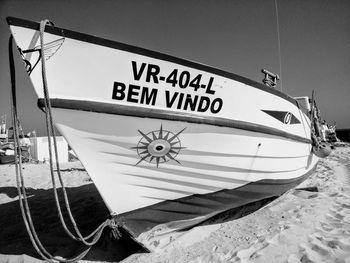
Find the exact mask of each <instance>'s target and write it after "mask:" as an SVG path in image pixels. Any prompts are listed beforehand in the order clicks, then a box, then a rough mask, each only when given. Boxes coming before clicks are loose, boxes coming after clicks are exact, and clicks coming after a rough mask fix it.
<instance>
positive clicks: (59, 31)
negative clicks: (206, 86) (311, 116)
mask: <svg viewBox="0 0 350 263" xmlns="http://www.w3.org/2000/svg"><path fill="white" fill-rule="evenodd" d="M6 20H7V23H8V24H9V25H13V26H20V27H24V28H30V29H34V30H39V28H40V24H39V23H37V22H33V21H29V20H24V19H20V18H15V17H7V18H6ZM45 32H47V33H50V34H53V35H57V36H62V37H67V38H71V39H75V40H80V41H84V42H88V43H92V44H96V45H100V46H105V47H109V48H114V49H119V50H123V51H127V52H132V53H136V54H139V55H143V56H148V57H151V58H155V59H161V60H165V61H168V62H172V63H176V64H180V65H183V66H187V67H191V68H195V69H198V70H203V71H206V72H209V73H212V74H216V75H219V76H222V77H225V78H229V79H232V80H235V81H239V82H241V83H244V84H247V85H249V86H252V87H254V88H257V89H259V90H263V91H265V92H268V93H271V94H273V95H276V96H278V97H281V98H283V99H285V100H287V101H289V102H291V103H293V104H294V105H296V106H297V107H298V104H297V102H296V100H295V99H293V98H292V97H290V96H288V95H287V94H284V93H282V92H280V91H279V90H276V89H273V88H270V87H267V86H266V85H263V84H261V83H259V82H256V81H254V80H251V79H248V78H245V77H242V76H239V75H236V74H233V73H230V72H227V71H224V70H221V69H217V68H214V67H211V66H207V65H204V64H200V63H196V62H193V61H189V60H186V59H182V58H177V57H174V56H171V55H167V54H163V53H160V52H156V51H151V50H148V49H144V48H140V47H135V46H132V45H128V44H123V43H120V42H116V41H112V40H108V39H104V38H100V37H96V36H91V35H87V34H83V33H79V32H75V31H71V30H67V29H63V28H59V27H54V26H49V25H47V26H46V27H45Z"/></svg>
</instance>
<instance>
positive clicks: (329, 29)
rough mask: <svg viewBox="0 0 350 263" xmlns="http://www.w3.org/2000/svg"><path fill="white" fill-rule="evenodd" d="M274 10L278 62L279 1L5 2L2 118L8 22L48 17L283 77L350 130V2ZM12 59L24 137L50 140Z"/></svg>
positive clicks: (289, 89)
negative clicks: (33, 135)
mask: <svg viewBox="0 0 350 263" xmlns="http://www.w3.org/2000/svg"><path fill="white" fill-rule="evenodd" d="M276 2H277V6H278V18H279V19H278V24H279V32H280V47H281V53H280V57H279V52H278V34H277V20H276V6H275V0H225V1H221V0H215V1H214V0H202V1H200V0H176V1H175V0H173V1H168V0H148V1H145V0H99V1H93V0H74V1H68V0H46V1H44V0H42V1H39V0H0V57H1V60H0V116H1V115H2V114H7V116H8V118H7V119H8V123H7V124H8V125H10V71H9V62H8V38H9V36H10V31H9V27H8V26H7V23H6V17H7V16H14V17H18V18H23V19H28V20H33V21H40V20H42V19H46V18H47V19H49V20H50V21H53V22H54V23H55V25H56V26H58V27H61V28H66V29H70V30H74V31H79V32H82V33H87V34H91V35H95V36H98V37H102V38H107V39H111V40H115V41H118V42H123V43H126V44H131V45H135V46H139V47H143V48H146V49H151V50H155V51H158V52H161V53H166V54H170V55H173V56H176V57H180V58H185V59H188V60H192V61H196V62H200V63H204V64H207V65H210V66H213V67H216V68H220V69H223V70H225V71H228V72H232V73H235V74H238V75H241V76H244V77H247V78H250V79H253V80H255V81H258V82H261V80H262V78H263V74H262V73H261V69H262V68H265V69H267V70H269V71H271V72H274V73H277V74H279V75H280V76H282V87H281V85H279V86H278V89H281V90H282V91H283V92H285V93H287V94H288V95H290V96H292V97H293V96H311V93H312V90H315V92H316V100H317V104H318V107H319V109H320V112H321V116H322V118H323V119H325V120H326V121H327V122H328V123H330V124H333V123H334V122H336V124H337V128H350V87H349V86H350V85H349V83H350V44H349V43H350V1H349V0H317V1H316V0H307V1H306V0H276ZM15 53H16V54H15V55H16V56H15V60H16V75H17V89H18V104H19V116H20V120H21V123H22V126H23V129H24V131H25V132H29V131H32V130H36V131H37V134H39V135H44V134H45V122H44V114H43V112H42V111H40V110H39V109H38V108H37V106H36V99H37V98H36V95H35V93H34V89H33V87H32V85H31V82H30V80H29V77H28V75H27V74H26V72H25V70H24V67H23V64H22V62H21V59H20V57H19V55H18V54H17V52H15ZM280 59H281V67H280V63H279V60H280ZM68 63H69V62H68ZM280 68H281V72H280ZM281 73H282V74H281ZM279 84H280V83H279Z"/></svg>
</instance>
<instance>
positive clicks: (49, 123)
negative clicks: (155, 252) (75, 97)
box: [9, 20, 118, 263]
mask: <svg viewBox="0 0 350 263" xmlns="http://www.w3.org/2000/svg"><path fill="white" fill-rule="evenodd" d="M49 23H50V22H49V20H43V21H41V22H40V47H41V50H40V52H44V48H43V47H44V32H45V27H46V25H47V24H49ZM9 61H10V72H11V91H12V93H11V94H12V105H11V113H12V114H11V115H12V122H13V130H14V144H15V157H16V158H15V169H16V182H17V190H18V196H19V203H20V208H21V213H22V217H23V221H24V223H25V226H26V229H27V232H28V235H29V237H30V240H31V242H32V244H33V247H34V248H35V250H36V251H37V252H38V254H39V255H40V256H41V257H42V258H43V259H44V260H46V261H49V262H53V263H57V262H69V263H70V262H76V261H78V260H80V259H82V258H83V257H84V256H85V255H86V254H87V253H88V252H89V250H90V249H91V246H93V245H94V244H96V243H97V242H98V240H99V239H100V237H101V235H102V232H103V230H104V229H105V228H106V227H107V226H108V227H110V228H112V230H113V231H114V232H117V233H118V230H117V228H118V225H117V224H116V223H115V221H114V220H113V219H106V221H105V222H103V223H102V224H101V225H99V226H98V227H97V228H96V229H95V230H94V231H92V232H91V234H89V235H87V236H85V237H83V235H82V234H81V232H80V230H79V229H78V227H77V224H76V221H75V219H74V217H73V215H72V212H71V208H70V205H69V200H68V196H67V193H66V189H65V186H64V183H63V180H62V176H61V172H60V166H59V161H58V151H57V142H56V136H55V130H54V127H53V120H52V113H51V103H50V96H49V92H48V84H47V77H46V66H45V56H44V54H41V66H42V80H43V90H44V102H45V117H46V130H47V137H48V146H49V157H50V173H51V180H52V186H53V190H54V196H55V202H56V206H57V210H58V215H59V218H60V221H61V224H62V226H63V228H64V230H65V232H66V233H67V234H68V236H70V237H71V238H72V239H74V240H77V241H80V242H82V243H83V244H85V245H86V246H87V248H86V249H85V250H84V251H83V252H82V253H80V254H79V255H77V256H75V257H73V258H71V259H62V258H58V257H55V256H53V255H51V254H50V253H49V252H48V251H47V250H46V249H45V248H44V246H43V245H42V243H41V242H40V239H39V237H38V235H37V233H36V230H35V227H34V224H33V220H32V216H31V213H30V207H29V204H28V200H27V194H26V190H25V187H24V178H23V173H22V158H21V148H20V147H19V119H18V113H17V99H16V76H15V66H14V58H13V36H12V35H11V37H10V39H9ZM52 141H53V145H54V152H55V161H56V168H57V175H58V178H59V182H60V184H61V187H62V193H63V197H64V201H65V205H66V209H67V211H68V215H69V219H70V221H71V223H72V225H73V227H74V230H75V233H76V235H74V234H73V233H72V232H71V231H70V230H69V229H68V227H67V225H66V223H65V220H64V217H63V214H62V210H61V206H60V202H59V199H58V194H57V187H56V183H55V175H54V169H53V161H52V160H53V158H52V145H51V142H52Z"/></svg>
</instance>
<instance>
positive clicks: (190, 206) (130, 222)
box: [115, 165, 316, 237]
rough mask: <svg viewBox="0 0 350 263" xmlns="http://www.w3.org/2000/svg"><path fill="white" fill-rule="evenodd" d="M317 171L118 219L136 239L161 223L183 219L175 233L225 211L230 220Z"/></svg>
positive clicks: (171, 203) (169, 202)
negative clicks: (246, 208)
mask: <svg viewBox="0 0 350 263" xmlns="http://www.w3.org/2000/svg"><path fill="white" fill-rule="evenodd" d="M315 169H316V165H315V166H314V167H313V168H312V169H311V170H309V171H308V172H306V173H305V174H304V175H301V176H300V177H297V178H289V179H278V180H275V179H264V180H260V181H256V182H251V183H248V184H245V185H243V186H241V187H238V188H235V189H223V190H220V191H218V192H214V193H209V194H203V195H199V194H196V195H190V196H187V197H183V198H180V199H175V200H166V201H163V202H159V203H157V204H154V205H151V206H148V207H144V208H140V209H137V210H134V211H130V212H127V213H124V214H121V215H118V216H117V217H116V218H115V220H116V221H117V222H122V224H123V226H124V227H125V228H127V229H128V230H129V231H130V233H132V235H133V236H134V237H138V236H139V235H140V234H141V233H143V232H145V231H148V230H150V229H152V228H153V227H154V226H156V225H159V224H166V223H167V224H169V223H170V224H171V222H174V221H178V220H181V221H182V222H183V226H180V225H179V226H178V227H179V228H178V229H174V228H173V230H174V231H176V230H181V229H182V228H186V229H187V228H189V227H193V226H194V225H196V224H198V223H201V221H205V220H208V219H209V218H212V217H213V216H215V215H216V214H219V213H223V212H225V211H229V214H230V218H232V217H235V218H239V217H242V216H244V215H245V213H242V212H241V211H244V210H245V207H246V206H247V205H249V204H253V202H258V201H262V200H266V199H268V198H272V197H278V196H280V195H282V194H283V193H285V192H286V191H288V190H289V189H291V188H293V187H295V186H297V185H298V184H300V183H301V182H302V181H304V180H305V179H306V178H307V177H309V176H310V175H311V174H312V173H313V172H314V171H315ZM149 198H151V197H149ZM270 201H272V199H271V200H270ZM255 204H256V207H255V210H254V211H256V210H257V209H259V208H261V206H259V203H255ZM232 209H237V210H232ZM238 215H239V216H238ZM200 216H202V219H201V220H199V221H197V220H193V219H194V218H196V217H197V218H198V217H200ZM236 216H238V217H236Z"/></svg>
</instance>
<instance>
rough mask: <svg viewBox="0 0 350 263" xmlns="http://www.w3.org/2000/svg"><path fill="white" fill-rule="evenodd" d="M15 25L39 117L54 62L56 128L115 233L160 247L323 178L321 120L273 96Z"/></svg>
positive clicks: (102, 44)
mask: <svg viewBox="0 0 350 263" xmlns="http://www.w3.org/2000/svg"><path fill="white" fill-rule="evenodd" d="M7 22H8V24H9V26H10V30H11V32H12V35H13V37H14V40H15V41H16V44H17V46H18V50H19V52H20V55H21V57H22V59H23V62H24V65H25V68H26V70H27V73H28V76H29V78H30V80H31V82H32V84H33V87H34V89H35V92H36V94H37V96H38V106H39V107H40V108H43V107H44V101H45V95H44V92H43V77H42V70H43V67H42V64H41V63H39V61H40V59H41V56H44V59H45V61H46V66H45V69H44V71H45V73H46V76H47V84H48V91H49V94H50V103H51V108H52V115H53V120H54V124H55V127H56V128H57V129H58V131H59V132H60V133H61V134H62V135H63V136H64V137H65V139H66V140H67V141H68V143H69V145H70V146H71V147H72V149H73V150H74V152H75V153H76V154H77V156H78V157H79V160H80V161H81V162H82V164H83V166H84V167H85V169H86V171H87V172H88V174H89V175H90V177H91V179H92V181H93V182H94V184H95V185H96V188H97V189H98V191H99V193H100V194H101V197H102V198H103V200H104V202H105V204H106V206H107V207H108V209H109V212H110V214H111V216H112V217H113V218H114V219H115V222H117V223H118V224H119V225H120V226H122V227H123V228H124V229H125V230H127V232H128V233H130V234H131V235H132V236H133V237H134V238H135V239H136V240H138V241H139V242H140V243H142V244H144V245H145V246H146V247H148V248H150V247H152V246H151V245H150V244H149V241H148V240H149V238H150V236H153V235H156V234H159V233H163V234H164V233H168V232H169V231H178V230H183V229H188V228H189V227H192V226H195V225H197V224H199V223H201V222H204V221H205V220H208V219H209V218H212V217H213V216H216V215H218V214H220V213H223V212H225V211H228V210H230V209H235V208H239V207H242V206H244V205H247V204H250V203H252V202H256V201H259V200H264V199H268V198H271V197H275V196H280V195H281V194H283V193H285V192H286V191H288V190H289V189H291V188H293V187H295V186H296V185H298V184H300V183H301V182H302V181H304V180H305V179H306V178H307V177H308V176H310V175H311V174H312V173H313V172H314V171H315V169H316V165H317V162H318V160H319V156H318V155H317V154H316V153H317V152H316V151H315V150H314V149H315V142H314V139H313V128H312V127H313V124H312V123H313V119H312V113H311V112H310V110H308V109H307V107H302V106H301V103H299V102H298V101H297V100H296V99H294V98H292V97H290V96H288V95H287V94H285V93H282V92H281V91H279V90H277V89H275V88H273V87H271V85H266V84H263V83H258V82H256V81H253V80H250V79H248V78H245V77H242V76H239V75H236V74H233V73H229V72H226V71H223V70H220V69H217V68H214V67H210V66H207V65H203V64H200V63H196V62H193V61H189V60H185V59H181V58H177V57H174V56H170V55H166V54H162V53H159V52H155V51H150V50H147V49H144V48H140V47H135V46H132V45H128V44H123V43H119V42H116V41H111V40H107V39H103V38H99V37H95V36H91V35H87V34H83V33H79V32H75V31H71V30H67V29H63V28H59V27H56V26H53V25H49V24H48V25H46V26H45V28H44V31H43V34H44V36H45V42H44V43H43V45H42V44H40V41H39V38H40V32H39V28H40V24H39V23H37V22H32V21H28V20H23V19H19V18H14V17H8V18H7ZM264 73H265V74H267V76H271V74H269V72H267V71H264ZM266 83H267V84H269V83H270V84H271V81H267V82H266ZM308 103H309V100H306V104H308ZM308 107H310V105H308Z"/></svg>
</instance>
